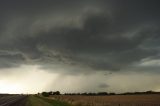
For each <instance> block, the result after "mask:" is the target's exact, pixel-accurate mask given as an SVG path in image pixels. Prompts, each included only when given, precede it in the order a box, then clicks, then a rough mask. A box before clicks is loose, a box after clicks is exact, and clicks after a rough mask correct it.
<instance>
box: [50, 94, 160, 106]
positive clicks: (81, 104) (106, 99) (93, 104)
mask: <svg viewBox="0 0 160 106" xmlns="http://www.w3.org/2000/svg"><path fill="white" fill-rule="evenodd" d="M50 98H52V99H58V100H61V101H65V102H68V103H70V104H71V105H73V106H160V95H158V94H149V95H110V96H81V95H59V96H51V97H50Z"/></svg>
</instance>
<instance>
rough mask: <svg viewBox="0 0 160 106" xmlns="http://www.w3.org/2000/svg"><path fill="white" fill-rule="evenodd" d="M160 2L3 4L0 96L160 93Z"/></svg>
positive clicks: (29, 0)
mask: <svg viewBox="0 0 160 106" xmlns="http://www.w3.org/2000/svg"><path fill="white" fill-rule="evenodd" d="M159 5H160V1H159V0H1V1H0V92H1V93H37V92H41V91H50V90H53V91H55V90H60V91H61V92H99V91H106V92H129V91H131V92H134V91H147V90H155V91H160V85H159V84H160V70H159V69H160V13H159V12H160V6H159Z"/></svg>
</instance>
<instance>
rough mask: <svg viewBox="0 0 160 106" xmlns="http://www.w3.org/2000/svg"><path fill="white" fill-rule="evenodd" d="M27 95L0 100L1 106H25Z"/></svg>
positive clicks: (9, 96)
mask: <svg viewBox="0 0 160 106" xmlns="http://www.w3.org/2000/svg"><path fill="white" fill-rule="evenodd" d="M26 99H27V96H26V95H8V96H4V97H1V98H0V106H25V103H26Z"/></svg>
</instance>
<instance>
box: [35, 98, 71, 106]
mask: <svg viewBox="0 0 160 106" xmlns="http://www.w3.org/2000/svg"><path fill="white" fill-rule="evenodd" d="M36 97H37V98H40V99H42V100H44V101H45V102H48V103H50V104H51V105H52V106H71V105H70V104H68V103H66V102H62V101H58V100H53V99H48V98H45V97H41V96H36Z"/></svg>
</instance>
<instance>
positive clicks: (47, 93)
mask: <svg viewBox="0 0 160 106" xmlns="http://www.w3.org/2000/svg"><path fill="white" fill-rule="evenodd" d="M40 94H41V95H42V96H45V97H48V96H51V95H61V93H60V91H50V92H42V93H38V95H40ZM139 94H160V92H155V91H151V90H150V91H146V92H125V93H119V94H116V93H113V92H112V93H108V92H98V93H86V92H85V93H64V94H62V95H85V96H99V95H100V96H105V95H139Z"/></svg>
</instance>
